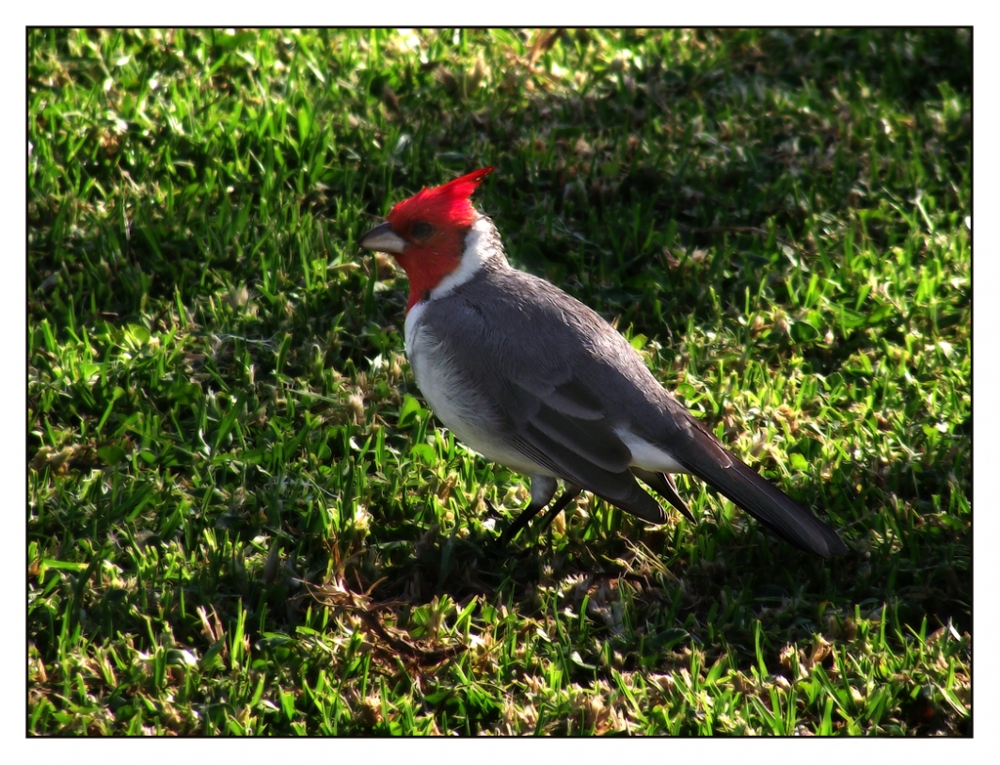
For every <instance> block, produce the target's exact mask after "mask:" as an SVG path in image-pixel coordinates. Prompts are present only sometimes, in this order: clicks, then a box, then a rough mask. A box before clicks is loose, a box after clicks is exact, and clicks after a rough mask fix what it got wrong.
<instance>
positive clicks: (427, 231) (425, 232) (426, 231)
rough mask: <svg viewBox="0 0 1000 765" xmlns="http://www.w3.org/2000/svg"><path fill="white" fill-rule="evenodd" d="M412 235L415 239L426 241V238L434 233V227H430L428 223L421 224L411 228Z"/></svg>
mask: <svg viewBox="0 0 1000 765" xmlns="http://www.w3.org/2000/svg"><path fill="white" fill-rule="evenodd" d="M412 233H413V236H414V237H415V238H416V239H426V238H427V237H429V236H430V235H431V234H433V233H434V226H432V225H431V224H430V223H423V222H421V223H418V224H416V225H415V226H414V227H413V231H412Z"/></svg>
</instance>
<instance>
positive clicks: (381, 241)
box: [358, 221, 406, 254]
mask: <svg viewBox="0 0 1000 765" xmlns="http://www.w3.org/2000/svg"><path fill="white" fill-rule="evenodd" d="M358 245H359V246H361V247H364V248H365V249H366V250H376V251H378V252H389V253H397V254H398V253H400V252H402V251H403V249H404V248H405V247H406V242H404V241H403V240H402V239H401V238H400V237H399V235H398V234H397V233H396V232H395V231H393V230H392V225H390V223H389V222H388V221H386V222H385V223H383V224H382V225H381V226H376V227H375V228H373V229H372V230H371V231H369V232H368V233H367V234H365V235H364V236H363V237H361V241H360V242H358Z"/></svg>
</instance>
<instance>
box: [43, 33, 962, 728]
mask: <svg viewBox="0 0 1000 765" xmlns="http://www.w3.org/2000/svg"><path fill="white" fill-rule="evenodd" d="M971 37H972V35H971V32H970V31H969V30H963V29H945V30H938V29H918V30H834V31H816V30H804V29H797V30H777V29H775V30H759V31H754V30H748V31H741V30H721V31H713V30H707V29H703V30H694V31H690V30H688V31H677V30H673V31H671V30H666V31H645V30H625V31H613V30H595V29H590V30H567V31H558V32H557V31H555V30H552V31H537V30H517V31H503V30H495V31H486V30H477V31H461V30H457V31H456V30H430V31H421V30H413V31H411V30H402V31H366V30H353V31H342V30H323V31H310V30H291V31H257V30H216V31H202V30H172V31H159V30H138V31H111V30H86V31H78V30H31V31H29V33H28V138H29V141H30V143H31V146H30V149H31V153H30V157H29V159H28V184H27V185H28V189H27V197H28V199H27V215H28V258H27V272H28V284H27V293H28V309H27V311H28V336H27V341H28V381H27V392H28V411H27V435H28V437H27V453H26V462H27V465H28V470H27V483H28V522H27V534H28V550H27V553H28V554H27V565H28V571H27V575H28V576H27V584H28V597H27V612H28V646H27V650H28V656H27V663H28V707H27V732H28V734H29V735H83V734H91V735H104V734H154V735H170V734H182V735H191V734H196V735H217V734H223V735H300V734H301V735H338V734H339V735H358V734H372V733H374V734H382V735H388V734H404V735H420V734H435V735H436V734H459V735H468V734H473V735H475V734H493V735H509V734H588V735H589V734H596V735H600V734H614V733H631V734H653V735H662V734H680V735H711V734H716V735H720V734H721V735H969V734H971V733H972V730H973V726H972V706H971V650H972V649H971V644H972V569H971V562H970V558H971V523H972V520H971V519H972V515H971V513H972V510H971V481H972V470H971V437H972V436H971V434H972V414H971V410H972V403H971V372H970V369H971V302H972V301H971V291H972V288H971V245H970V237H971V225H972V222H971V217H970V216H971V205H972V192H971V132H972V129H971V117H970V115H971V101H972V97H971V79H972V54H971V48H972V41H971ZM488 164H492V165H495V166H496V168H497V169H496V172H495V173H494V174H493V175H492V176H490V177H489V178H488V179H487V180H486V181H485V182H484V183H483V184H482V186H481V188H480V190H479V191H478V192H477V194H476V197H475V199H476V203H477V205H478V206H479V207H480V208H481V209H482V210H484V211H485V212H486V213H487V214H489V215H490V216H491V217H492V218H493V219H494V221H495V222H496V224H497V226H498V227H499V229H500V232H501V234H502V235H503V237H504V241H505V244H506V246H507V250H508V253H509V255H510V258H511V260H512V262H513V263H514V264H515V265H516V266H517V267H519V268H523V269H526V270H528V271H531V272H532V273H535V274H538V275H541V276H544V277H545V278H547V279H549V280H550V281H552V282H555V283H556V284H558V285H560V286H561V287H562V288H563V289H565V290H566V291H568V292H569V293H571V294H573V295H574V296H576V297H578V298H579V299H581V300H582V301H584V302H585V303H587V304H588V305H590V306H592V307H593V308H595V309H596V310H597V311H599V312H600V313H601V314H602V315H603V316H605V317H606V318H608V319H609V320H610V321H612V322H613V323H615V324H616V326H617V327H618V329H619V330H621V331H622V332H624V333H625V334H626V335H627V336H628V337H629V339H630V341H631V342H632V344H633V346H634V347H635V348H636V349H638V350H639V351H640V352H641V353H642V355H643V356H644V358H645V360H646V361H647V363H648V364H649V366H650V368H651V369H652V370H653V373H654V375H655V376H656V377H657V379H658V380H660V381H661V382H662V383H663V384H664V386H666V387H667V388H669V389H670V390H672V391H674V392H675V393H676V394H677V396H678V397H679V399H680V400H682V401H683V402H684V403H685V405H686V406H687V407H688V408H689V409H690V410H691V411H692V412H693V413H694V414H695V415H696V416H697V417H699V418H700V419H701V420H702V422H704V423H705V425H706V426H707V427H709V428H710V429H712V430H713V431H714V432H715V433H716V435H718V436H719V437H720V438H721V439H722V440H723V442H725V443H726V444H727V445H728V446H729V448H731V449H732V450H733V451H735V452H736V453H737V454H739V455H741V456H742V457H743V458H744V459H745V460H746V461H748V462H749V463H750V464H751V465H752V466H753V467H754V468H755V469H756V470H759V471H761V472H762V473H763V474H764V475H766V476H767V477H768V478H769V479H771V480H772V481H774V482H775V483H776V484H778V485H779V486H780V487H781V488H782V489H783V490H784V491H785V492H787V493H788V494H790V495H791V496H792V497H794V498H796V499H797V500H798V501H800V502H801V503H802V504H804V505H806V506H809V507H811V508H812V509H813V510H814V511H815V512H816V513H817V514H818V515H820V516H821V517H823V518H825V519H826V520H827V521H828V522H829V523H830V524H831V525H832V526H834V527H835V528H836V529H838V530H839V531H840V533H841V535H842V536H843V537H844V539H845V541H846V542H847V543H848V546H849V548H850V552H849V554H848V555H847V556H845V557H843V558H835V559H831V560H827V561H822V560H819V559H815V558H812V557H810V556H808V555H806V554H805V553H801V552H799V551H797V550H796V549H794V548H792V547H791V546H790V545H788V544H785V543H783V542H780V541H778V540H777V539H775V538H773V537H771V536H770V535H768V534H767V533H766V532H765V531H763V530H762V528H761V527H760V526H759V525H758V524H757V523H756V522H754V521H753V520H752V519H750V518H749V517H748V516H747V515H746V514H744V513H743V512H742V511H740V510H739V509H737V508H735V507H734V506H733V505H732V504H731V503H730V502H728V501H726V500H724V499H722V498H721V497H719V496H718V495H716V494H714V493H713V492H711V491H706V489H705V487H704V485H703V484H701V483H700V482H698V481H697V480H695V479H690V480H689V479H687V478H686V477H681V478H679V480H678V484H679V488H680V492H681V494H682V496H683V497H684V498H685V499H686V500H687V502H688V504H689V506H690V507H691V509H692V511H693V513H694V515H695V517H696V518H697V522H696V523H691V522H690V521H688V520H686V519H684V518H683V517H682V516H680V515H679V514H677V513H676V512H673V511H670V520H669V522H668V523H667V524H666V525H664V526H661V527H650V526H646V525H645V524H643V523H641V522H639V521H635V520H634V519H632V518H630V517H629V516H627V515H624V514H622V513H621V512H620V511H618V510H616V509H614V508H612V507H610V506H608V505H607V504H605V503H604V502H602V501H600V500H595V499H594V498H593V497H590V496H587V495H584V496H582V497H581V498H580V499H579V500H577V501H576V502H575V503H574V504H572V505H571V506H570V508H569V509H568V511H567V513H566V514H565V516H564V517H560V518H559V519H557V521H556V522H555V523H554V524H553V525H552V527H551V528H550V529H548V530H545V531H540V530H538V529H537V528H529V529H528V530H527V531H526V532H524V533H522V534H521V535H520V536H519V537H518V538H517V539H516V540H515V541H514V542H513V543H512V544H511V545H510V546H508V547H507V548H505V549H502V548H500V547H499V546H498V544H497V537H498V536H499V534H500V532H501V531H502V530H503V529H504V528H505V527H506V525H507V524H509V523H510V522H511V520H512V519H513V518H514V517H515V516H516V515H517V513H518V512H519V511H520V509H521V508H523V507H524V506H525V505H526V504H527V490H526V484H527V481H526V479H525V477H523V476H520V475H518V474H515V473H512V472H510V471H508V470H507V469H505V468H502V467H499V466H495V465H493V464H491V463H488V462H486V461H485V460H484V459H482V458H481V457H478V456H476V455H474V454H473V453H471V452H469V451H468V450H466V449H465V448H464V447H463V446H462V444H461V443H458V442H456V441H455V439H454V438H453V437H452V435H451V434H450V433H449V432H448V431H447V430H446V429H444V428H442V427H441V425H440V423H438V422H437V421H436V420H435V418H434V416H433V414H432V413H431V412H430V411H428V409H427V408H426V407H425V406H424V404H423V401H422V399H421V397H420V393H419V390H417V388H416V386H415V385H414V383H413V377H412V374H411V372H410V369H409V367H408V365H407V363H406V358H405V355H404V351H403V338H402V329H403V319H404V311H405V305H406V295H407V286H406V280H405V278H403V275H402V273H401V272H399V271H397V270H396V269H395V268H394V267H393V264H392V261H391V260H390V259H387V258H384V257H383V256H377V257H373V256H372V255H371V254H370V253H367V252H361V251H359V248H358V246H357V242H358V239H359V238H360V237H361V236H362V235H363V234H364V233H365V232H366V231H367V230H368V229H369V228H371V227H372V226H374V225H375V224H377V223H378V222H380V220H381V216H384V215H385V214H386V212H388V210H389V209H390V208H391V206H392V205H393V204H394V203H395V202H398V201H400V200H401V199H403V198H405V197H407V196H409V195H410V194H412V193H414V192H416V191H418V190H419V189H420V188H422V187H424V186H432V185H437V184H439V183H443V182H444V181H447V180H449V179H451V178H454V177H456V176H457V175H460V174H462V173H465V172H468V171H470V170H473V169H475V168H477V167H481V166H484V165H488Z"/></svg>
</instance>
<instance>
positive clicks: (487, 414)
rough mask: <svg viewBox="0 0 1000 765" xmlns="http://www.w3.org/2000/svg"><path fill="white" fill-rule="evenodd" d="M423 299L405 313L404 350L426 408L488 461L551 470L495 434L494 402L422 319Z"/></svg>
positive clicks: (536, 470) (532, 472)
mask: <svg viewBox="0 0 1000 765" xmlns="http://www.w3.org/2000/svg"><path fill="white" fill-rule="evenodd" d="M426 308H427V303H426V302H423V301H421V302H419V303H417V304H416V305H414V306H413V308H411V309H410V312H409V313H408V314H407V316H406V324H405V326H404V333H405V336H406V355H407V358H409V360H410V367H411V368H412V369H413V376H414V378H415V379H416V381H417V386H418V387H419V388H420V392H421V393H422V394H423V397H424V399H425V400H426V401H427V403H428V405H429V406H430V408H431V411H433V412H434V414H435V415H436V416H437V418H438V419H439V420H441V422H442V423H444V425H445V426H446V427H447V428H448V429H449V430H450V431H451V432H452V433H454V434H455V437H456V438H457V439H458V440H459V441H461V442H462V443H463V444H464V445H465V446H466V447H468V448H469V449H472V450H474V451H477V452H479V453H480V454H482V455H483V456H484V457H486V458H487V459H489V460H492V461H493V462H499V463H500V464H501V465H506V466H507V467H509V468H512V469H513V470H516V471H518V472H521V473H525V474H527V475H551V473H550V472H549V471H548V470H546V469H545V468H542V467H541V466H539V465H536V464H534V463H533V462H531V461H530V460H528V459H527V458H526V457H525V456H523V455H522V454H520V453H519V452H517V451H515V450H513V449H511V448H510V447H508V446H507V444H506V443H505V442H504V441H503V439H502V438H499V437H498V435H497V433H498V431H499V430H501V426H500V423H498V422H496V421H495V415H494V414H493V412H494V411H495V406H494V403H493V402H491V401H489V400H488V399H487V397H486V394H485V392H484V391H482V390H480V389H477V388H476V386H475V385H474V384H472V383H471V382H470V381H469V380H468V377H467V375H464V374H462V372H461V370H460V369H458V367H457V366H456V364H455V362H454V361H453V359H452V358H451V357H450V355H449V354H448V351H447V349H446V348H445V347H444V344H443V343H442V342H441V341H440V340H439V339H438V338H437V337H435V335H434V332H433V329H432V327H430V326H429V325H428V323H427V322H426V321H424V312H425V311H426Z"/></svg>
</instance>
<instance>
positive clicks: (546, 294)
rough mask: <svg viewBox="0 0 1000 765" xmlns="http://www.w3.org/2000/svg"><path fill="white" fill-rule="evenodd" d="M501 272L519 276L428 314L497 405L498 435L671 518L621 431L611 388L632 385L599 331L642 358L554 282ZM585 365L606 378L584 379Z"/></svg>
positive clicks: (658, 518)
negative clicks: (636, 467)
mask: <svg viewBox="0 0 1000 765" xmlns="http://www.w3.org/2000/svg"><path fill="white" fill-rule="evenodd" d="M484 276H489V275H484ZM493 276H496V275H495V274H494V275H493ZM501 276H512V277H513V278H514V279H515V281H516V282H517V283H516V284H513V285H507V286H506V287H505V288H503V289H499V290H498V289H495V288H493V289H488V290H487V291H486V294H483V293H480V294H477V292H476V291H477V288H478V289H480V290H481V289H482V288H483V287H484V286H486V285H483V284H482V283H481V281H482V279H483V277H477V278H474V279H473V280H471V281H470V282H468V283H466V284H465V285H463V286H462V287H461V288H459V289H457V290H456V291H455V293H454V294H453V295H452V296H449V299H446V300H439V301H432V302H431V303H430V304H429V305H428V307H427V309H426V314H425V321H428V322H431V323H432V326H433V332H434V335H435V337H436V338H437V339H438V340H439V341H440V342H442V344H443V345H444V346H445V347H446V348H447V349H448V354H449V356H451V358H452V362H453V366H454V368H455V369H460V370H465V371H466V373H467V374H468V376H469V379H470V380H475V381H476V387H477V388H479V389H480V390H482V391H483V392H484V394H485V399H486V400H487V401H489V402H490V403H491V405H492V406H493V408H494V411H493V412H491V415H492V416H491V418H490V419H491V420H492V421H493V423H495V426H496V434H495V435H496V436H497V437H499V438H501V439H502V440H503V441H504V443H505V444H506V445H507V446H508V447H510V448H512V449H514V450H516V451H517V452H518V453H520V454H522V455H524V456H525V457H527V458H528V459H530V460H531V461H533V462H535V463H536V464H538V465H541V466H543V467H545V468H546V469H548V470H550V471H551V472H552V473H553V474H555V475H556V476H558V477H560V478H562V479H563V480H566V481H569V482H571V483H573V484H575V485H577V486H579V487H581V488H583V489H585V490H587V491H589V492H591V493H593V494H596V495H597V496H599V497H602V498H603V499H605V500H607V501H608V502H611V503H612V504H614V505H616V506H618V507H620V508H621V509H623V510H625V511H627V512H629V513H631V514H632V515H635V516H637V517H639V518H641V519H643V520H645V521H648V522H650V523H663V522H664V521H665V520H666V514H665V513H664V511H663V508H661V507H660V505H659V503H657V502H656V500H655V499H653V498H652V497H651V496H650V495H649V494H648V493H647V492H646V491H644V490H643V489H642V487H641V486H640V485H639V484H638V483H637V482H636V480H635V477H634V475H633V474H632V473H631V472H630V470H629V463H630V462H631V459H632V454H631V452H630V451H629V449H628V447H627V446H626V445H625V444H624V443H623V441H622V439H621V438H620V437H619V436H618V435H617V434H616V433H615V431H614V426H615V424H616V423H617V422H618V420H620V417H616V416H615V414H614V412H611V411H610V408H612V407H609V402H608V401H607V396H605V395H603V393H602V388H606V387H607V386H611V387H612V388H615V389H617V390H619V391H621V390H623V389H627V388H628V387H630V386H629V384H628V382H627V381H625V380H621V379H618V378H620V377H621V375H620V373H618V372H617V371H616V367H615V363H614V362H613V361H612V360H609V359H605V360H604V363H603V364H602V363H601V361H600V356H601V350H602V349H601V347H600V346H599V345H596V346H595V344H594V341H595V338H596V339H597V340H598V341H600V340H602V333H604V335H605V336H604V337H603V342H604V343H606V344H609V345H610V346H612V347H614V348H617V349H618V350H619V351H622V350H623V349H622V348H621V347H619V346H624V351H625V352H626V353H627V354H629V355H630V356H631V357H632V359H633V360H634V362H635V363H638V364H639V365H640V366H642V363H641V360H639V359H638V357H636V356H635V354H634V352H633V351H632V349H631V347H629V346H628V343H627V342H626V341H625V340H624V338H622V337H621V336H620V335H619V334H618V333H617V332H615V331H614V330H613V329H611V328H610V327H609V326H608V325H607V323H606V322H604V320H603V319H600V317H598V316H597V314H594V313H593V312H592V311H591V310H590V309H589V308H586V307H585V306H583V305H582V304H579V303H576V301H575V300H573V299H572V298H570V297H569V296H568V295H565V293H562V292H561V291H557V290H556V289H555V288H554V287H552V286H551V285H549V284H548V283H547V282H543V281H541V280H538V279H535V278H534V277H531V276H529V275H527V274H524V273H523V272H518V271H509V272H505V273H504V274H502V275H501ZM498 293H499V295H498ZM528 294H530V295H531V298H532V299H526V298H525V296H526V295H528ZM498 296H499V297H500V298H501V299H500V300H499V301H498V299H497V298H498ZM563 301H571V302H572V303H575V304H576V305H573V306H569V305H565V304H563ZM567 309H571V310H567ZM581 309H582V312H583V313H582V314H581ZM486 311H489V312H490V315H489V320H488V321H487V320H486V318H485V316H484V312H486ZM580 315H583V316H584V318H585V319H591V318H592V320H593V326H587V327H580V326H578V325H577V324H574V321H573V320H572V317H577V320H578V319H579V316H580ZM591 315H592V316H591ZM540 326H544V327H546V328H547V330H546V331H545V332H541V331H540V330H539V327H540ZM512 338H529V339H528V341H523V340H522V341H520V342H515V341H513V340H512ZM642 368H643V371H645V367H642ZM580 370H589V372H590V373H591V374H592V375H593V374H597V375H598V377H600V378H602V379H583V378H582V376H581V374H580ZM647 374H648V373H647ZM607 375H610V377H608V378H607V379H603V376H607Z"/></svg>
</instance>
